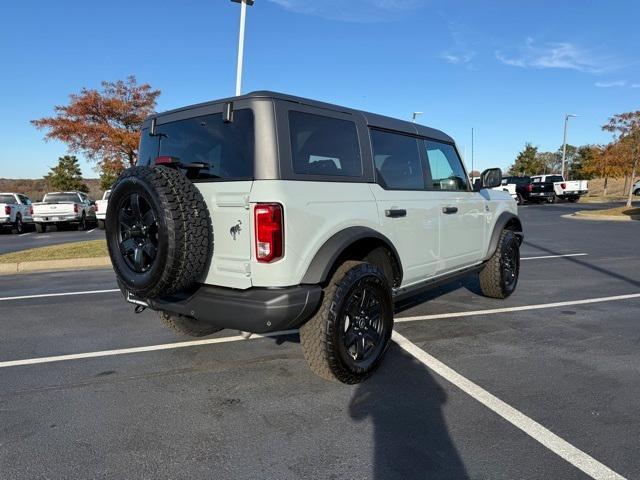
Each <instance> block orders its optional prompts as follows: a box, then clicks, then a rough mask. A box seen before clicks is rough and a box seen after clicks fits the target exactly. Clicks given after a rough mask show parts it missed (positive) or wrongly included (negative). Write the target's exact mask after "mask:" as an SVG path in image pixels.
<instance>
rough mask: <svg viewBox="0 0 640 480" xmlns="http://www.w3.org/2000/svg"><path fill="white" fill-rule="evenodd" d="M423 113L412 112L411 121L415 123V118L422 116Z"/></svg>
mask: <svg viewBox="0 0 640 480" xmlns="http://www.w3.org/2000/svg"><path fill="white" fill-rule="evenodd" d="M423 113H424V112H413V115H411V119H412V120H413V121H414V122H415V121H416V118H418V115H422V114H423Z"/></svg>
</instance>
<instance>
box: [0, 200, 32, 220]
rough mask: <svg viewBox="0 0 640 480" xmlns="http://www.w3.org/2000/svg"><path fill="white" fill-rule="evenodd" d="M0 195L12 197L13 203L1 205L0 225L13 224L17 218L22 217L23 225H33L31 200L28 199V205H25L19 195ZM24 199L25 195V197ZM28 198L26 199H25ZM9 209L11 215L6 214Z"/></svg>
mask: <svg viewBox="0 0 640 480" xmlns="http://www.w3.org/2000/svg"><path fill="white" fill-rule="evenodd" d="M0 195H3V196H4V195H10V196H12V197H13V199H14V200H13V201H12V202H10V203H0V225H2V224H5V225H8V224H13V223H15V221H16V217H17V216H18V215H20V217H21V218H22V222H23V223H31V222H32V218H31V213H30V212H31V203H30V202H31V200H29V199H28V198H27V201H28V203H23V202H22V201H21V199H20V197H19V196H18V194H17V193H0ZM23 197H24V195H23ZM25 198H26V197H25ZM5 207H9V210H10V212H9V214H8V215H7V214H6V208H5Z"/></svg>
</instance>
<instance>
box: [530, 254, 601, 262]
mask: <svg viewBox="0 0 640 480" xmlns="http://www.w3.org/2000/svg"><path fill="white" fill-rule="evenodd" d="M585 255H589V254H588V253H565V254H563V255H543V256H542V257H522V258H520V260H542V259H546V258H561V257H584V256H585Z"/></svg>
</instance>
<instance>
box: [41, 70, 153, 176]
mask: <svg viewBox="0 0 640 480" xmlns="http://www.w3.org/2000/svg"><path fill="white" fill-rule="evenodd" d="M159 95H160V90H154V89H152V88H151V86H150V85H149V84H147V83H143V84H141V85H138V83H137V81H136V77H135V76H133V75H131V76H129V77H127V78H126V80H118V81H116V82H106V81H105V82H102V89H101V90H100V91H98V90H95V89H87V88H83V89H82V91H81V92H80V93H79V94H72V95H70V102H69V104H68V105H57V106H56V107H54V110H55V116H52V117H45V118H41V119H39V120H32V121H31V123H32V124H33V125H35V126H36V128H38V129H41V130H48V132H47V133H46V135H45V140H50V139H55V140H60V141H62V142H64V143H66V144H67V145H68V147H69V150H71V151H72V152H80V153H82V154H84V155H85V157H86V158H87V159H89V160H91V161H94V162H95V163H96V166H97V169H98V171H99V172H100V174H101V175H100V177H101V180H102V181H101V183H102V187H103V188H108V187H109V186H110V185H111V183H112V182H113V180H115V178H117V176H118V174H119V173H120V172H121V171H122V170H123V169H124V168H127V167H130V166H133V165H135V163H136V160H137V158H138V143H139V142H140V129H141V128H142V122H143V121H144V119H145V118H146V117H147V116H148V115H150V114H151V113H153V111H154V108H155V106H156V99H157V98H158V96H159Z"/></svg>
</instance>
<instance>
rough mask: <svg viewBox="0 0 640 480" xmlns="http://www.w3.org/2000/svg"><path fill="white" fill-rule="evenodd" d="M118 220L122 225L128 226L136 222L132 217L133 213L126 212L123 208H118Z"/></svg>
mask: <svg viewBox="0 0 640 480" xmlns="http://www.w3.org/2000/svg"><path fill="white" fill-rule="evenodd" d="M118 221H119V222H120V224H121V225H124V226H125V227H128V228H131V227H133V225H134V224H135V223H136V219H135V218H134V217H133V215H131V214H130V213H129V212H127V211H126V210H125V209H124V208H122V209H120V211H119V212H118Z"/></svg>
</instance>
